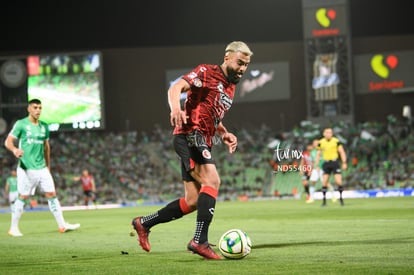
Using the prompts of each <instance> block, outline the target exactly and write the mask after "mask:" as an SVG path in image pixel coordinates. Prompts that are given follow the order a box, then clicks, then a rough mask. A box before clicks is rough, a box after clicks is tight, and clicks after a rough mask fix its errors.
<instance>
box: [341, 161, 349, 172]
mask: <svg viewBox="0 0 414 275" xmlns="http://www.w3.org/2000/svg"><path fill="white" fill-rule="evenodd" d="M347 168H348V165H347V164H346V162H342V170H344V171H345V170H346V169H347Z"/></svg>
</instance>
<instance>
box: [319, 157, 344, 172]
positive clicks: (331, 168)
mask: <svg viewBox="0 0 414 275" xmlns="http://www.w3.org/2000/svg"><path fill="white" fill-rule="evenodd" d="M322 170H323V173H324V174H328V175H331V174H341V167H340V165H339V161H338V160H325V161H324V162H323V166H322Z"/></svg>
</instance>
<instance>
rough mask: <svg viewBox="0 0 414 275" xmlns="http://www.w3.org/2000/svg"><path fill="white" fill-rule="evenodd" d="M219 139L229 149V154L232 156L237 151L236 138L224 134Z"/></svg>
mask: <svg viewBox="0 0 414 275" xmlns="http://www.w3.org/2000/svg"><path fill="white" fill-rule="evenodd" d="M221 138H222V139H223V142H224V144H226V145H227V147H228V148H229V153H230V154H233V153H234V152H235V151H236V149H237V137H236V136H235V135H233V134H232V133H225V134H224V135H223V136H222V137H221Z"/></svg>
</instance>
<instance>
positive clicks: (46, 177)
mask: <svg viewBox="0 0 414 275" xmlns="http://www.w3.org/2000/svg"><path fill="white" fill-rule="evenodd" d="M38 186H40V190H41V191H43V192H55V191H56V190H55V182H54V181H53V178H52V175H51V174H50V171H49V169H48V168H47V167H45V168H43V169H39V170H23V169H22V168H20V167H18V168H17V190H18V191H19V194H20V195H23V196H30V195H33V194H34V191H35V189H36V187H38Z"/></svg>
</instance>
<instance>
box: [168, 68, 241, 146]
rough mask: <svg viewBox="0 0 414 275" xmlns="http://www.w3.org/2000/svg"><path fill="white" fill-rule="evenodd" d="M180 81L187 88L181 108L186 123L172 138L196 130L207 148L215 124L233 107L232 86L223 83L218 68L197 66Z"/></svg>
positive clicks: (223, 76)
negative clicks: (184, 114)
mask: <svg viewBox="0 0 414 275" xmlns="http://www.w3.org/2000/svg"><path fill="white" fill-rule="evenodd" d="M182 78H183V79H184V80H185V81H187V82H188V83H189V84H190V87H191V88H190V90H188V91H187V99H186V101H185V104H184V110H185V112H186V115H187V117H188V119H187V124H185V125H183V126H182V128H178V127H176V128H175V129H174V134H188V133H190V132H192V131H194V130H198V131H199V132H200V133H201V134H202V135H203V136H204V137H205V139H206V142H207V145H209V146H211V145H212V138H213V136H214V134H215V132H216V128H217V126H218V124H219V123H220V122H221V121H222V119H223V117H224V115H225V114H226V112H227V111H228V110H229V109H230V107H231V104H232V103H233V98H234V93H235V90H236V85H235V84H233V83H230V82H229V81H228V80H227V78H226V76H225V75H224V72H223V70H222V69H221V67H220V66H219V65H209V64H201V65H198V66H197V67H196V68H195V69H194V70H192V71H191V72H189V73H188V74H186V75H184V76H183V77H182Z"/></svg>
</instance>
